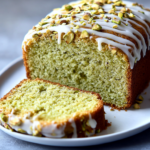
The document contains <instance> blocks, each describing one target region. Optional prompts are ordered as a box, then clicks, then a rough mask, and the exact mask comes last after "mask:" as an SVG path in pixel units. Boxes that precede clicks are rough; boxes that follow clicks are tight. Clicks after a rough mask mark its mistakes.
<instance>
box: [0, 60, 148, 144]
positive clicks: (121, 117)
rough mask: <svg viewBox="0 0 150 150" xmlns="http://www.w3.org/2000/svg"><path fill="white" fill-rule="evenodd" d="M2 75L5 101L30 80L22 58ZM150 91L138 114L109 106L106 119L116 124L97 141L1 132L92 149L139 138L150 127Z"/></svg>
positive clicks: (45, 142)
mask: <svg viewBox="0 0 150 150" xmlns="http://www.w3.org/2000/svg"><path fill="white" fill-rule="evenodd" d="M0 74H1V77H0V84H1V97H2V96H3V95H5V94H6V93H8V92H9V90H11V89H12V88H13V87H14V86H15V85H16V84H18V83H19V82H20V81H21V80H22V79H24V78H26V74H25V68H24V65H23V60H22V58H18V59H16V60H15V61H14V62H12V63H11V64H10V65H9V66H7V67H6V68H5V69H3V70H2V71H1V73H0ZM148 91H150V86H149V87H148V88H147V89H146V90H145V91H144V92H147V94H146V95H145V94H142V95H143V97H144V102H143V103H142V104H141V105H140V106H141V108H140V109H138V110H135V109H133V108H130V109H128V110H127V111H124V110H121V111H118V110H115V111H110V107H108V106H105V112H106V119H107V120H109V122H112V125H111V126H110V127H108V128H107V130H104V131H102V132H101V133H100V135H99V136H96V137H88V138H74V139H52V138H43V137H42V138H40V137H33V136H30V135H24V134H20V133H16V132H11V131H9V130H7V129H5V128H3V127H2V126H0V129H1V130H3V131H4V132H6V133H7V134H9V135H11V136H13V137H15V138H18V139H21V140H24V141H28V142H33V143H38V144H43V145H52V146H88V145H96V144H102V143H107V142H112V141H116V140H119V139H123V138H125V137H129V136H131V135H134V134H137V133H139V132H141V131H143V130H145V129H147V128H149V127H150V92H148ZM144 92H143V93H144Z"/></svg>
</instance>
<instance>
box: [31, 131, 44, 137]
mask: <svg viewBox="0 0 150 150" xmlns="http://www.w3.org/2000/svg"><path fill="white" fill-rule="evenodd" d="M32 135H33V136H38V137H42V134H41V133H40V132H39V131H38V130H34V132H33V134H32Z"/></svg>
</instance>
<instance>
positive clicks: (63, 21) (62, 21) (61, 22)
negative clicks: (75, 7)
mask: <svg viewBox="0 0 150 150" xmlns="http://www.w3.org/2000/svg"><path fill="white" fill-rule="evenodd" d="M63 23H65V24H68V21H67V20H61V21H60V24H63Z"/></svg>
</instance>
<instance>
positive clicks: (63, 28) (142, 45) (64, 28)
mask: <svg viewBox="0 0 150 150" xmlns="http://www.w3.org/2000/svg"><path fill="white" fill-rule="evenodd" d="M123 2H124V3H125V4H126V7H127V8H129V9H131V10H132V12H133V14H134V15H135V18H134V19H128V18H123V20H121V22H122V24H121V25H119V26H118V28H117V29H114V28H112V26H113V25H114V23H112V22H111V21H109V22H105V19H106V18H103V19H96V22H95V23H98V24H100V25H101V26H102V28H103V29H105V30H110V31H114V32H116V33H118V34H122V35H126V36H128V37H130V38H132V39H134V40H135V41H136V43H137V44H138V47H137V48H136V46H135V44H134V43H132V42H131V41H130V40H128V39H124V38H122V37H119V36H116V35H113V34H110V33H104V32H98V31H93V30H92V29H86V30H87V31H88V32H89V33H90V34H95V35H97V36H99V37H100V38H97V39H96V41H97V42H98V49H99V50H101V49H102V47H101V44H102V43H106V44H109V45H110V44H111V45H113V46H115V47H117V48H120V49H121V50H122V51H123V52H124V53H125V54H126V55H127V56H128V59H129V62H130V68H131V69H133V68H134V63H135V60H140V58H141V51H143V56H145V54H146V50H147V48H149V46H150V40H149V35H150V28H149V26H148V24H147V22H150V17H149V16H150V12H148V11H147V10H144V9H142V8H140V7H139V6H132V2H128V1H123ZM72 3H74V4H76V5H75V6H74V8H76V7H78V6H81V5H82V4H80V2H79V1H77V2H72ZM111 8H112V4H105V5H104V6H103V9H104V10H105V12H108V11H109V10H110V9H111ZM121 8H122V7H117V6H116V9H117V12H118V11H120V10H121ZM92 11H94V10H91V11H84V12H81V13H79V14H76V15H75V16H76V19H75V20H76V22H75V21H74V20H71V21H70V22H71V23H73V24H74V25H79V26H80V28H79V29H78V31H81V32H82V31H83V30H85V28H83V27H82V24H81V23H80V21H82V20H83V19H82V16H83V14H84V13H85V12H88V13H91V12H92ZM139 11H143V12H144V14H143V13H141V12H139ZM62 12H63V11H62V9H59V10H54V11H53V12H51V13H50V14H48V15H51V14H56V13H57V14H62ZM105 15H106V16H108V17H111V18H113V17H115V18H117V19H119V20H120V18H119V17H118V16H116V15H114V14H108V13H106V14H105ZM95 16H98V17H100V15H95ZM66 19H70V17H69V15H68V17H67V18H61V19H56V21H58V20H66ZM52 20H53V19H51V18H50V19H48V20H46V21H45V22H50V21H52ZM136 20H137V21H139V22H141V23H143V24H144V25H145V26H146V29H145V28H144V27H143V26H142V25H139V24H138V23H136ZM146 21H147V22H146ZM84 22H85V23H86V25H85V27H89V28H91V24H89V23H88V21H86V20H84ZM130 22H131V23H133V24H134V25H137V26H139V27H141V28H142V29H143V30H144V32H145V34H146V35H147V39H148V45H146V42H145V39H144V37H143V35H142V34H141V33H140V32H139V31H137V30H135V29H134V27H132V26H131V24H130ZM123 23H125V24H128V26H126V25H125V24H123ZM36 26H39V25H36ZM48 26H49V24H46V25H44V26H43V27H47V29H43V30H41V31H33V30H31V31H29V32H28V34H27V35H26V36H25V38H24V41H23V46H24V50H26V47H25V44H24V42H25V41H27V40H28V39H31V38H32V36H33V35H34V34H36V33H45V32H46V31H47V30H48V29H49V30H51V31H56V32H58V44H61V34H62V33H67V32H69V31H70V30H72V31H75V30H76V29H75V28H74V27H73V26H72V25H58V26H53V27H48ZM71 27H72V29H70V28H71ZM136 35H137V36H138V37H139V38H140V39H138V38H137V37H136ZM101 37H102V38H101ZM90 38H91V37H90ZM108 38H110V39H115V41H116V42H114V41H112V40H108ZM117 42H119V43H120V44H119V43H117ZM27 44H28V43H27ZM127 45H128V46H127ZM129 49H131V50H132V51H133V56H132V55H131V53H130V52H129Z"/></svg>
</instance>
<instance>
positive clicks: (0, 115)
mask: <svg viewBox="0 0 150 150" xmlns="http://www.w3.org/2000/svg"><path fill="white" fill-rule="evenodd" d="M0 118H1V120H2V121H3V122H7V121H8V117H7V116H6V115H4V114H3V113H1V114H0Z"/></svg>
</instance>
